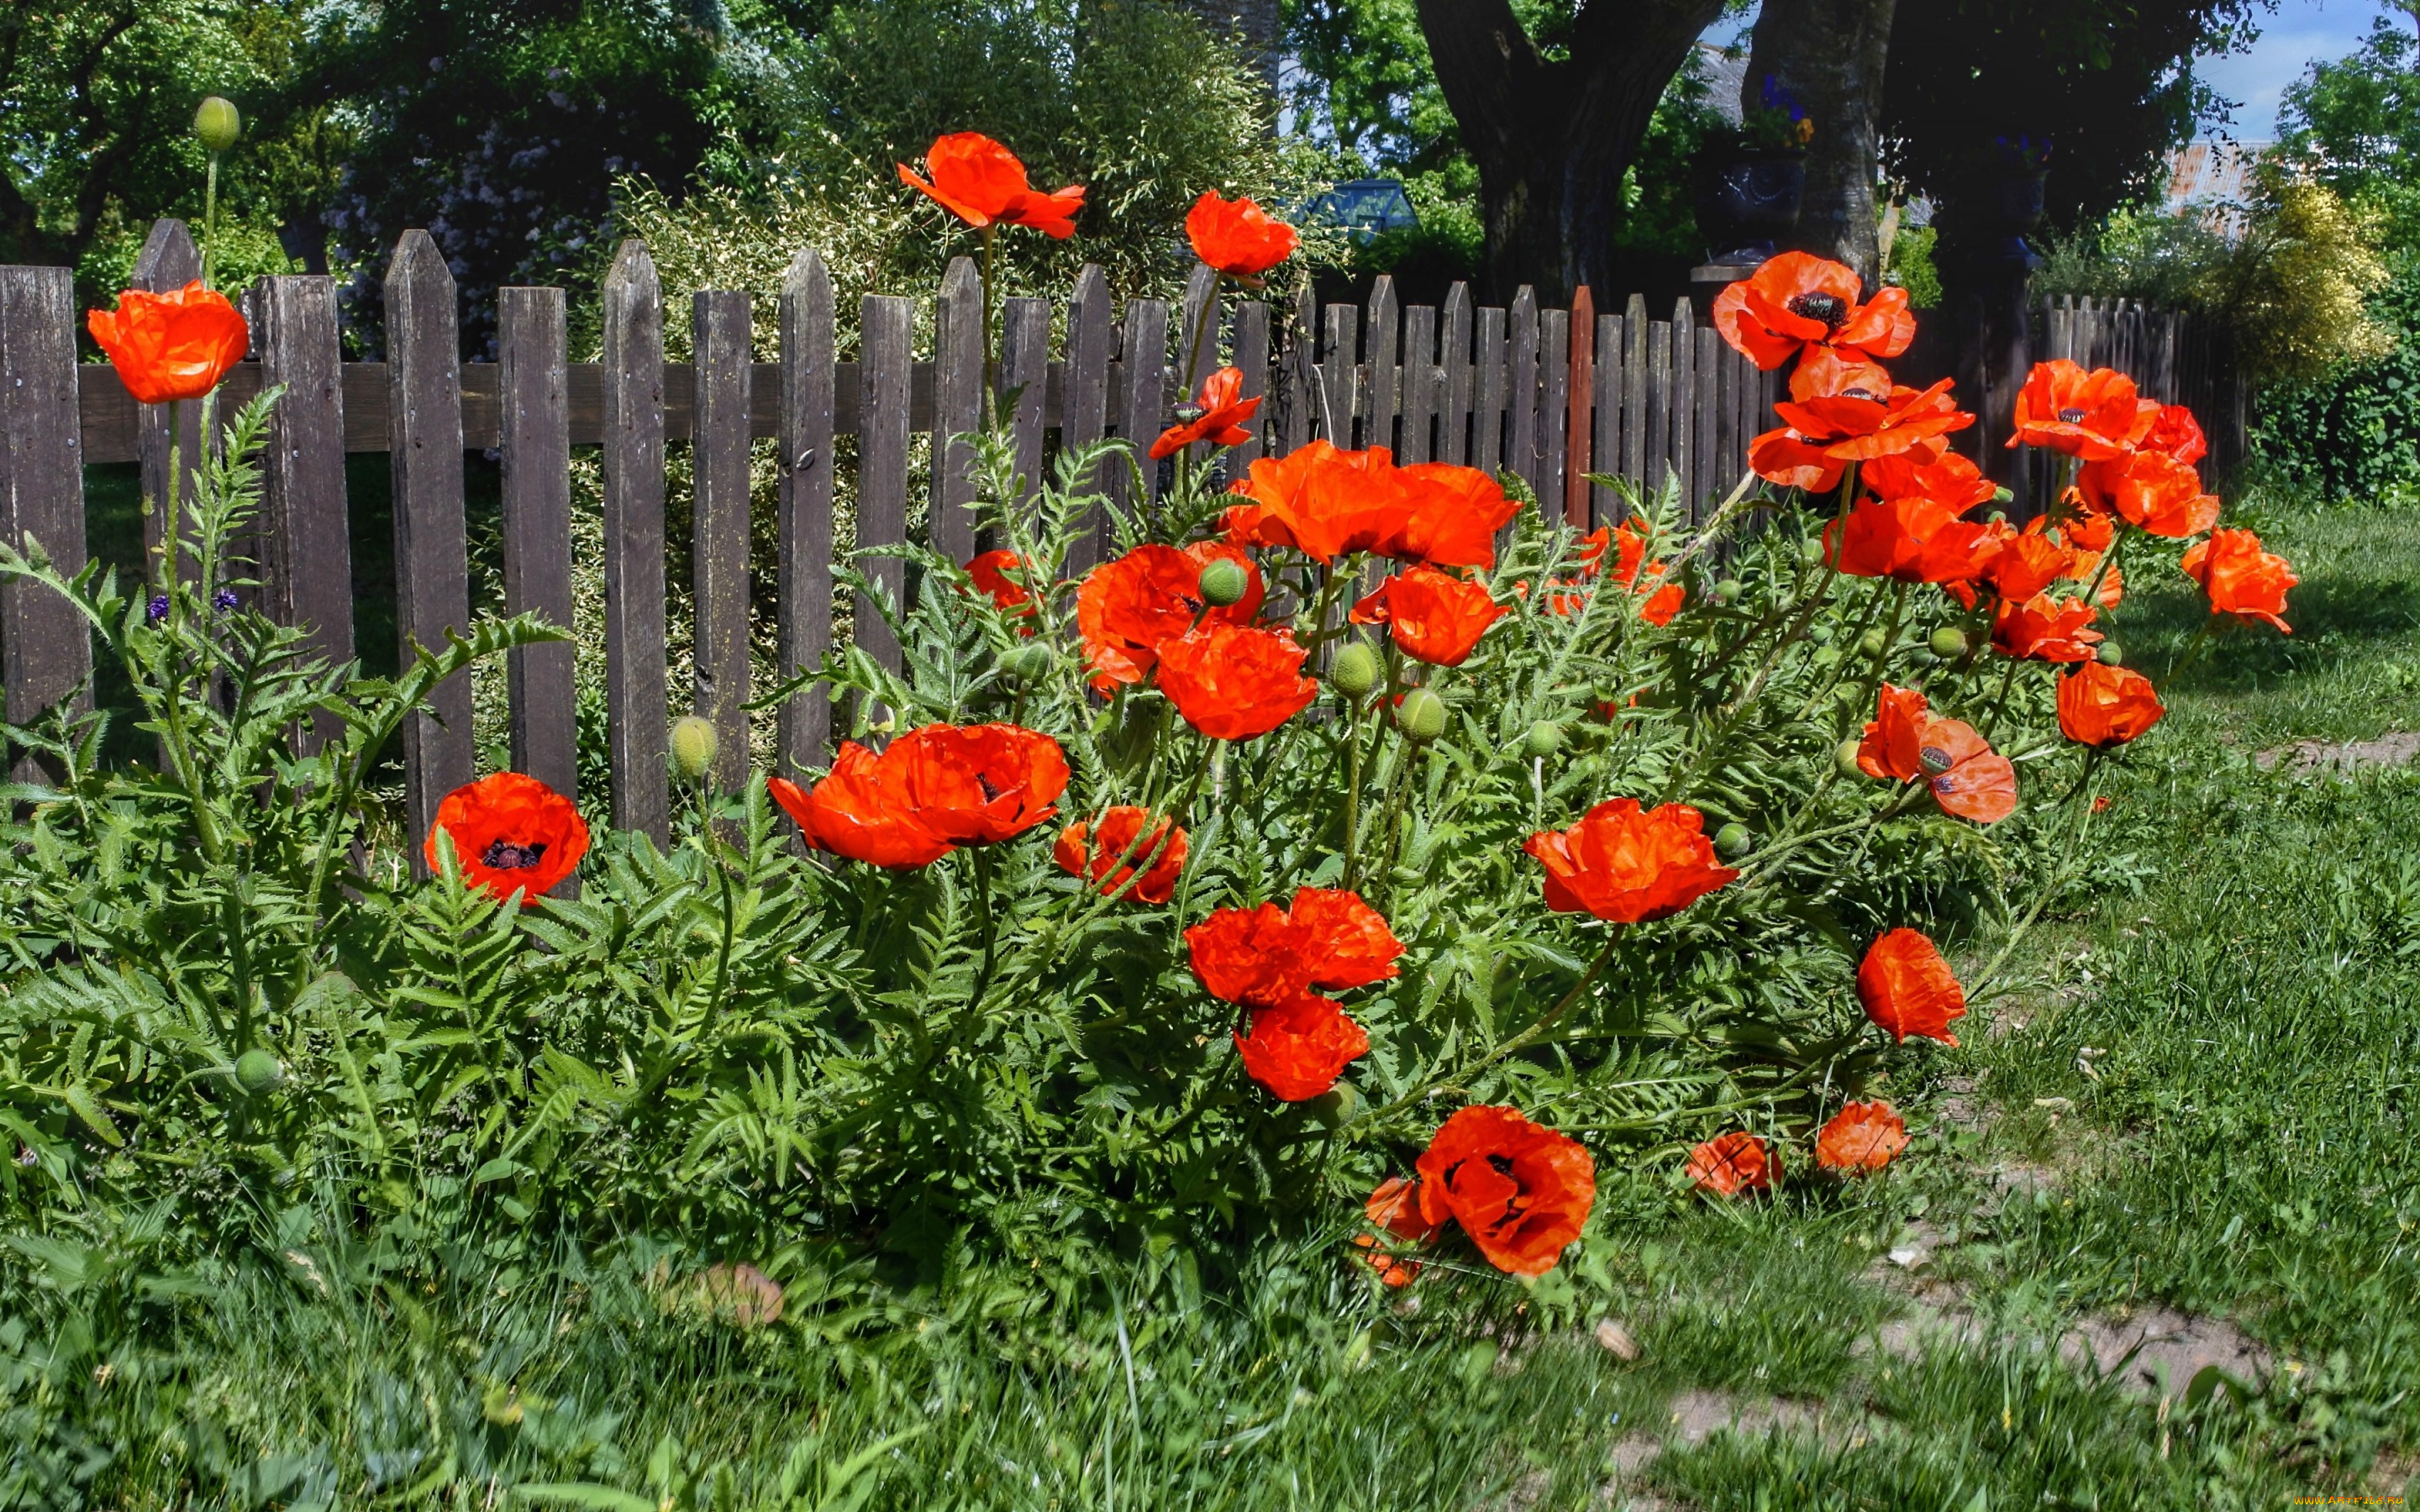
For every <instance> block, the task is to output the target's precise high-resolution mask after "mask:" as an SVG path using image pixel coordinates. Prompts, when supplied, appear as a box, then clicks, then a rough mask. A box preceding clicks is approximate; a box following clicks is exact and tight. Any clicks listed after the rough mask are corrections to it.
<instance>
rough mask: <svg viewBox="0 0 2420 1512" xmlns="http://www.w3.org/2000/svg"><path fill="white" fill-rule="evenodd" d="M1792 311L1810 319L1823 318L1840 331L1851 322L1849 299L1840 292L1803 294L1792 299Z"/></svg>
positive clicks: (1827, 324) (1826, 323) (1790, 305)
mask: <svg viewBox="0 0 2420 1512" xmlns="http://www.w3.org/2000/svg"><path fill="white" fill-rule="evenodd" d="M1788 308H1789V310H1790V313H1791V314H1792V315H1794V316H1801V317H1803V318H1805V319H1808V320H1821V321H1823V324H1825V325H1826V326H1829V327H1831V328H1832V329H1833V330H1835V331H1838V330H1839V329H1840V328H1841V327H1842V326H1845V325H1847V324H1848V323H1849V301H1846V300H1844V299H1842V298H1840V296H1838V294H1801V295H1798V296H1796V297H1795V298H1793V299H1792V300H1791V301H1790V304H1789V306H1788Z"/></svg>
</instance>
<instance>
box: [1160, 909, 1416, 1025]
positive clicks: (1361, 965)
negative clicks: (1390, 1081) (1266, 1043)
mask: <svg viewBox="0 0 2420 1512" xmlns="http://www.w3.org/2000/svg"><path fill="white" fill-rule="evenodd" d="M1185 944H1186V949H1187V952H1188V954H1189V955H1190V958H1191V960H1192V964H1193V975H1194V977H1195V978H1196V979H1198V980H1200V981H1201V983H1202V989H1203V990H1204V991H1206V992H1208V993H1209V995H1211V996H1213V997H1216V998H1218V999H1219V1000H1220V1001H1221V1002H1228V1003H1241V1004H1244V1005H1245V1006H1247V1007H1250V1008H1273V1007H1275V1006H1277V1005H1279V1004H1280V1003H1286V1002H1291V1001H1292V1000H1293V999H1295V998H1296V997H1299V996H1301V995H1303V994H1305V993H1308V992H1310V991H1311V989H1313V988H1319V989H1322V990H1324V991H1327V992H1342V991H1344V990H1346V989H1348V988H1353V987H1366V986H1368V985H1369V984H1370V983H1372V982H1373V981H1384V980H1387V979H1388V978H1389V977H1392V976H1394V975H1395V973H1396V972H1397V970H1399V969H1400V968H1399V967H1397V966H1396V964H1395V958H1396V957H1397V956H1400V955H1402V954H1403V953H1404V946H1403V942H1402V941H1400V940H1398V939H1396V938H1395V935H1394V932H1393V931H1391V930H1389V929H1388V927H1387V920H1386V919H1385V918H1383V917H1381V916H1380V914H1379V913H1378V911H1377V910H1376V909H1374V908H1373V907H1371V906H1370V905H1369V904H1368V903H1363V902H1362V901H1361V895H1360V894H1359V893H1357V892H1347V891H1345V890H1343V889H1342V888H1336V887H1298V888H1296V889H1295V895H1294V902H1293V903H1291V904H1289V905H1288V906H1286V907H1284V908H1280V907H1279V906H1278V905H1277V904H1275V903H1262V904H1261V905H1260V906H1258V907H1256V908H1221V909H1219V910H1218V912H1216V913H1214V914H1212V915H1211V916H1210V917H1209V918H1205V919H1203V920H1202V922H1201V923H1199V924H1196V925H1194V926H1193V927H1192V928H1190V929H1188V930H1187V931H1186V932H1185Z"/></svg>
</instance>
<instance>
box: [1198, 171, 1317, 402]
mask: <svg viewBox="0 0 2420 1512" xmlns="http://www.w3.org/2000/svg"><path fill="white" fill-rule="evenodd" d="M1185 236H1186V239H1187V240H1189V241H1191V242H1192V243H1193V255H1195V256H1196V257H1199V258H1201V259H1202V261H1203V262H1205V263H1208V264H1209V265H1210V266H1211V267H1213V268H1216V269H1217V270H1218V271H1220V272H1222V273H1224V274H1226V275H1227V276H1228V277H1230V278H1246V279H1250V278H1258V277H1260V276H1261V275H1262V274H1264V273H1265V272H1267V271H1268V270H1270V269H1272V268H1275V267H1276V266H1277V265H1278V264H1280V263H1281V262H1283V261H1285V260H1286V259H1287V258H1288V257H1291V256H1293V255H1294V249H1295V246H1296V245H1297V244H1298V243H1299V242H1300V240H1301V238H1299V237H1297V236H1295V229H1294V227H1293V226H1290V225H1288V224H1285V223H1284V222H1283V221H1280V220H1276V219H1273V218H1272V217H1271V216H1270V215H1269V213H1268V211H1266V210H1264V209H1263V208H1260V207H1259V206H1258V205H1255V204H1253V203H1252V202H1251V201H1250V200H1249V199H1240V198H1239V199H1220V198H1219V197H1218V194H1217V193H1215V192H1210V191H1205V192H1204V193H1202V197H1201V198H1200V199H1197V200H1195V201H1194V202H1193V208H1191V209H1190V210H1187V212H1186V214H1185ZM1231 444H1232V443H1231Z"/></svg>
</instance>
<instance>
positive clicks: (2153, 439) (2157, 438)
mask: <svg viewBox="0 0 2420 1512" xmlns="http://www.w3.org/2000/svg"><path fill="white" fill-rule="evenodd" d="M2140 445H2141V447H2142V449H2143V450H2144V451H2146V452H2164V453H2165V454H2167V455H2170V456H2173V457H2175V458H2176V459H2177V460H2178V461H2180V462H2198V461H2200V460H2201V459H2202V458H2203V457H2205V456H2208V455H2210V438H2209V437H2207V436H2204V435H2203V434H2202V431H2201V422H2200V421H2198V420H2195V418H2194V412H2193V411H2192V410H2190V409H2186V408H2185V407H2184V406H2183V405H2180V404H2170V405H2162V406H2161V407H2160V412H2159V413H2158V414H2156V415H2153V416H2152V417H2151V428H2150V430H2149V432H2147V433H2146V434H2145V435H2144V437H2143V440H2142V441H2141V443H2140Z"/></svg>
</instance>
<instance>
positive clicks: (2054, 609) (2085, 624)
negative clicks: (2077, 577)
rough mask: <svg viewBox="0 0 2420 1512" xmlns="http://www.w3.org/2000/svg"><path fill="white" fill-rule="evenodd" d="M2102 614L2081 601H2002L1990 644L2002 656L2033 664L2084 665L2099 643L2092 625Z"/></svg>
mask: <svg viewBox="0 0 2420 1512" xmlns="http://www.w3.org/2000/svg"><path fill="white" fill-rule="evenodd" d="M2100 614H2101V611H2100V610H2099V609H2095V608H2094V607H2093V606H2092V605H2090V604H2088V603H2086V602H2085V601H2084V600H2083V599H2080V598H2053V597H2051V596H2050V595H2049V594H2035V595H2034V596H2033V597H2031V598H2028V599H2025V600H2024V601H2023V602H2016V601H2003V602H2002V603H2001V605H2000V607H1999V609H1998V610H1997V611H1996V612H1994V613H1993V616H1992V644H1993V646H1994V647H1996V648H1997V649H1998V650H1999V651H2000V652H2001V653H2002V654H2003V655H2005V656H2017V657H2021V658H2024V659H2028V660H2033V661H2060V662H2065V661H2086V660H2089V659H2090V658H2091V656H2092V655H2093V651H2092V648H2093V647H2094V646H2096V645H2099V644H2100V643H2101V640H2102V636H2101V632H2100V631H2098V630H2096V629H2094V628H2092V622H2093V621H2094V620H2096V619H2098V618H2099V617H2100Z"/></svg>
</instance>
